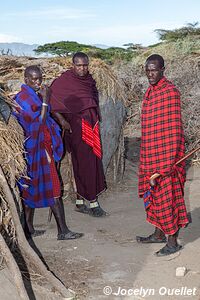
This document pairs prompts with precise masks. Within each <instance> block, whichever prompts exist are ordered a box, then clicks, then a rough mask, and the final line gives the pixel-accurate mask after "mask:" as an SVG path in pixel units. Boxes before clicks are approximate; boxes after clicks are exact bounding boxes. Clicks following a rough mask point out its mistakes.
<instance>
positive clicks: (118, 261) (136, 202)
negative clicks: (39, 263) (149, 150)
mask: <svg viewBox="0 0 200 300" xmlns="http://www.w3.org/2000/svg"><path fill="white" fill-rule="evenodd" d="M138 142H139V139H137V138H135V139H127V140H126V158H127V159H126V171H125V174H124V177H123V180H121V181H120V182H119V183H118V184H117V185H116V186H115V187H113V188H110V189H109V190H108V191H106V192H105V193H104V194H103V195H102V196H101V197H100V199H99V200H100V203H101V205H102V207H103V208H104V209H105V210H106V211H108V212H109V213H110V216H108V217H105V218H93V217H91V216H88V215H84V214H80V213H78V212H75V211H74V204H73V203H72V202H71V201H66V202H65V210H66V218H67V223H68V225H69V227H70V229H71V230H74V231H79V232H84V233H85V235H84V237H83V238H81V239H79V240H74V241H57V240H56V225H55V222H54V220H53V219H52V221H51V223H50V224H48V223H47V217H48V209H40V210H38V211H37V212H36V216H35V227H36V228H40V229H41V228H43V229H46V232H45V234H44V235H43V236H40V237H36V238H34V243H35V244H36V246H37V248H38V250H39V251H40V253H41V255H42V256H43V258H44V260H45V261H46V263H47V265H48V266H49V268H50V269H51V270H52V271H53V272H54V273H55V274H56V276H58V277H59V278H60V279H61V280H62V281H63V282H64V283H65V285H66V286H67V287H69V288H70V289H72V290H74V291H75V293H76V295H77V296H76V299H92V300H94V299H111V300H112V299H113V300H114V299H116V300H118V299H149V300H154V299H155V300H165V299H173V300H176V299H177V300H178V299H182V298H184V299H192V300H193V299H194V300H196V299H200V259H199V257H200V230H199V228H200V203H199V194H200V168H197V167H190V168H189V170H188V172H187V183H186V188H185V195H186V196H185V198H186V205H187V208H188V211H190V212H191V217H192V223H191V224H189V226H188V227H187V228H185V229H183V230H181V232H180V236H179V242H180V243H181V244H182V245H184V248H183V250H181V251H180V252H178V253H176V254H174V255H170V256H168V257H163V258H158V257H156V256H155V255H154V253H155V252H156V251H157V250H159V249H160V248H161V247H162V244H149V245H141V244H138V243H137V242H136V240H135V236H136V235H148V234H150V233H151V232H152V231H153V227H152V226H151V225H150V224H148V223H146V221H145V212H144V208H143V202H142V200H141V199H139V198H138V197H137V165H138V149H139V143H138ZM178 267H186V269H187V272H186V274H185V276H183V277H176V268H178ZM2 272H3V271H0V282H1V274H2ZM4 272H5V270H4ZM0 290H1V284H0ZM0 299H1V300H7V299H11V298H2V296H1V292H0ZM12 299H13V300H14V298H12ZM16 299H17V298H16ZM36 299H37V300H41V299H40V297H36Z"/></svg>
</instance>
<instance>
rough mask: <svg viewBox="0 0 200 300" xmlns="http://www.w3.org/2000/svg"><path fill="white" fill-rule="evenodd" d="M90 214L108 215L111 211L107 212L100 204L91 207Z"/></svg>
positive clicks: (97, 215) (96, 215) (95, 215)
mask: <svg viewBox="0 0 200 300" xmlns="http://www.w3.org/2000/svg"><path fill="white" fill-rule="evenodd" d="M90 216H92V217H106V216H109V213H107V212H106V211H105V210H103V209H102V208H101V207H100V206H97V207H94V208H91V210H90Z"/></svg>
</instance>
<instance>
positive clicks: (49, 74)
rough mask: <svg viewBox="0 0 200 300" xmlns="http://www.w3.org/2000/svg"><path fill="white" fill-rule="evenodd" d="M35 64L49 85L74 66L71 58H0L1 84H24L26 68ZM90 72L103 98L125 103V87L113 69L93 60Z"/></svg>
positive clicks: (13, 91)
mask: <svg viewBox="0 0 200 300" xmlns="http://www.w3.org/2000/svg"><path fill="white" fill-rule="evenodd" d="M33 64H36V65H38V66H40V68H41V69H42V71H43V76H44V80H45V81H46V82H47V83H51V81H52V80H53V79H54V78H56V77H58V76H59V75H60V74H61V73H63V72H64V71H65V70H67V69H69V68H70V67H71V66H72V63H71V58H43V59H36V58H35V59H34V58H31V59H30V58H27V57H17V58H16V57H15V58H14V57H12V56H11V57H10V56H7V57H0V75H1V82H2V83H3V84H5V85H6V83H7V82H8V81H9V80H18V81H21V82H23V73H24V70H25V68H26V67H27V66H29V65H33ZM1 72H2V73H1ZM90 72H91V74H92V75H93V77H94V79H95V80H96V83H97V87H98V90H99V92H100V93H101V94H102V95H103V96H106V98H112V99H113V101H115V99H119V100H121V101H122V100H123V101H125V91H124V85H123V84H122V82H121V81H120V79H119V77H117V76H116V74H115V73H114V72H113V70H112V69H111V67H109V66H108V65H107V64H105V63H104V62H103V61H101V60H98V59H92V60H91V63H90ZM15 92H17V90H12V93H15Z"/></svg>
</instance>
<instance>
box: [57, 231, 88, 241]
mask: <svg viewBox="0 0 200 300" xmlns="http://www.w3.org/2000/svg"><path fill="white" fill-rule="evenodd" d="M82 236H84V233H79V232H72V231H68V232H67V233H59V234H58V236H57V240H58V241H64V240H75V239H79V238H81V237H82Z"/></svg>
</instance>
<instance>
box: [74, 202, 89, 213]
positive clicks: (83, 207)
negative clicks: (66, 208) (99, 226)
mask: <svg viewBox="0 0 200 300" xmlns="http://www.w3.org/2000/svg"><path fill="white" fill-rule="evenodd" d="M75 211H77V212H80V213H82V214H89V213H90V208H89V207H87V206H86V205H85V204H76V208H75Z"/></svg>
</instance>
